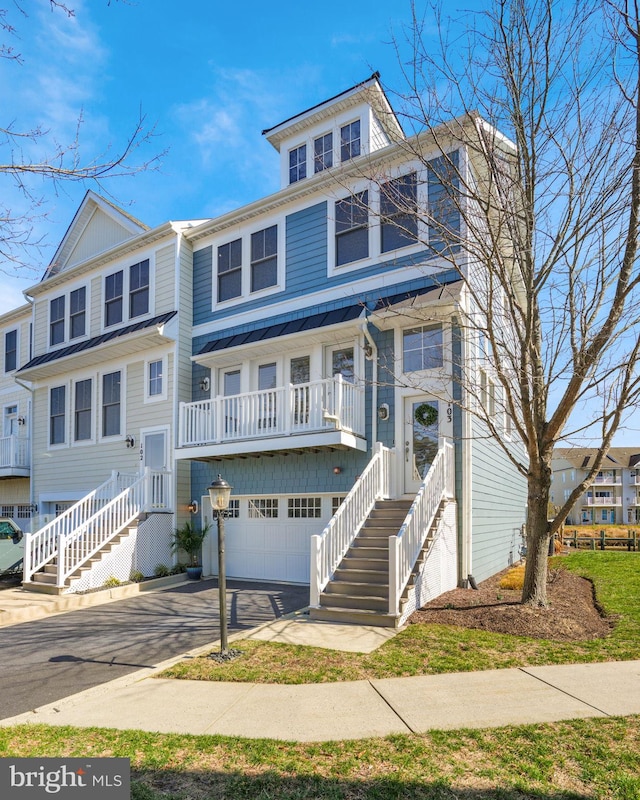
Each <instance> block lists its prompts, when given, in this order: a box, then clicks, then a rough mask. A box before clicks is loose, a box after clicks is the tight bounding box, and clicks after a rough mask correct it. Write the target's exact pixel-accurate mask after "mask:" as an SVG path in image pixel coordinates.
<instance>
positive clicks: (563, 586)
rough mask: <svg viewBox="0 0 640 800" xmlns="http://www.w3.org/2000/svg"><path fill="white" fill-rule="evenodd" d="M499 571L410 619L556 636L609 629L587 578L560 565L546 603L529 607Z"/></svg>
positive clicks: (596, 634)
mask: <svg viewBox="0 0 640 800" xmlns="http://www.w3.org/2000/svg"><path fill="white" fill-rule="evenodd" d="M503 574H504V573H499V574H498V575H494V576H493V577H492V578H489V580H486V581H484V582H483V583H481V584H479V585H478V589H477V590H474V589H454V590H453V591H451V592H446V593H445V594H442V595H440V597H438V598H436V599H435V600H433V601H432V602H430V603H427V605H426V606H424V607H423V608H421V609H420V610H419V611H415V612H414V613H413V614H412V615H411V617H410V618H409V623H410V624H419V623H435V624H442V625H460V626H462V627H465V628H476V629H480V630H485V631H492V632H494V633H508V634H512V635H515V636H530V637H532V638H535V639H556V640H559V641H580V640H585V639H601V638H604V637H605V636H608V635H609V633H611V629H612V627H613V624H614V622H615V620H614V619H612V618H610V617H604V616H603V614H602V613H601V612H600V610H599V609H598V608H597V605H596V603H595V600H594V592H593V585H592V584H591V582H590V581H588V580H586V579H585V578H581V577H579V576H578V575H574V574H573V573H571V572H568V571H567V570H564V569H559V570H551V571H550V572H549V581H548V585H547V597H548V599H549V608H531V607H530V606H524V605H522V604H521V603H520V597H521V595H522V592H521V591H520V590H519V589H518V590H514V589H501V588H500V586H499V583H500V579H501V577H502V575H503Z"/></svg>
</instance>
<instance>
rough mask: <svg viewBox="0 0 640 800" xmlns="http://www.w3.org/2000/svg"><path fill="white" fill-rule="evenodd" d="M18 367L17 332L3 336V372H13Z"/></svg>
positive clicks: (10, 332) (8, 332) (9, 332)
mask: <svg viewBox="0 0 640 800" xmlns="http://www.w3.org/2000/svg"><path fill="white" fill-rule="evenodd" d="M17 366H18V331H7V333H5V335H4V371H5V372H13V370H14V369H16V367H17Z"/></svg>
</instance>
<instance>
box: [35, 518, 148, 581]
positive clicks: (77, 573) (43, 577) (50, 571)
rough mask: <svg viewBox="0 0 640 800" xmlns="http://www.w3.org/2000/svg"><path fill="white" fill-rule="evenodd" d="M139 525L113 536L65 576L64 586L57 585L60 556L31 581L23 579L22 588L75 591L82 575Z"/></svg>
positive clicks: (133, 525) (131, 533)
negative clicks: (75, 586)
mask: <svg viewBox="0 0 640 800" xmlns="http://www.w3.org/2000/svg"><path fill="white" fill-rule="evenodd" d="M137 527H138V523H137V521H136V522H134V523H133V524H131V525H130V526H129V527H127V528H125V529H124V530H121V531H120V532H119V533H117V534H116V535H115V536H113V537H112V538H111V539H109V541H108V542H107V544H106V545H104V546H103V547H102V549H101V550H100V551H99V552H97V553H96V554H95V555H93V556H91V558H89V559H87V560H86V561H84V562H83V564H82V565H81V566H79V567H77V568H76V569H75V570H74V571H73V572H72V573H71V574H70V575H69V576H68V577H67V578H65V581H64V586H58V585H57V579H58V556H57V555H56V556H54V558H53V559H52V560H51V561H49V562H48V563H47V564H45V565H44V566H43V567H42V569H41V570H40V571H38V572H34V574H33V575H32V576H31V580H30V581H23V584H22V588H23V589H26V590H27V591H32V592H40V593H41V594H56V595H59V594H66V593H69V592H73V590H74V585H75V584H77V583H79V582H80V581H81V580H82V577H83V576H84V575H85V574H86V573H87V572H90V571H91V570H92V569H93V567H94V566H95V565H96V564H99V563H100V561H102V560H103V558H105V556H107V555H109V554H110V553H111V552H113V550H114V549H115V548H116V547H117V546H118V545H119V544H120V543H121V542H123V541H124V540H125V539H126V538H127V537H128V536H131V535H133V534H135V533H136V531H137Z"/></svg>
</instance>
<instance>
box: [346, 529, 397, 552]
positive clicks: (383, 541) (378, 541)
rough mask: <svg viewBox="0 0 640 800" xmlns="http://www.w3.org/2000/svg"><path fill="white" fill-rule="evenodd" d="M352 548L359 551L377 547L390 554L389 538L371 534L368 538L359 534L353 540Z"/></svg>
mask: <svg viewBox="0 0 640 800" xmlns="http://www.w3.org/2000/svg"><path fill="white" fill-rule="evenodd" d="M351 547H357V548H358V549H359V550H361V549H362V548H363V547H376V548H380V549H381V550H386V551H387V552H388V551H389V537H388V536H377V535H373V534H371V533H370V534H369V535H368V536H362V534H361V533H359V534H358V535H357V536H356V538H355V539H354V540H353V543H352V544H351Z"/></svg>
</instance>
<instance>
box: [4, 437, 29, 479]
mask: <svg viewBox="0 0 640 800" xmlns="http://www.w3.org/2000/svg"><path fill="white" fill-rule="evenodd" d="M30 473H31V469H30V463H29V438H28V437H27V436H3V437H1V438H0V478H28V477H29V475H30Z"/></svg>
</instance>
